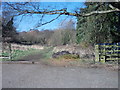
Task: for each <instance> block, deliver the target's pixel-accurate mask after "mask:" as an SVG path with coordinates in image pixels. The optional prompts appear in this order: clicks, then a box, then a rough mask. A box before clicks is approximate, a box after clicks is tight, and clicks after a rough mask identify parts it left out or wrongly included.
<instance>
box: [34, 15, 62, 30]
mask: <svg viewBox="0 0 120 90" xmlns="http://www.w3.org/2000/svg"><path fill="white" fill-rule="evenodd" d="M60 16H61V15H58V16H57V17H56V18H54V19H52V20H50V21H48V22H45V23H43V24H41V25H38V26H37V27H40V26H43V25H46V24H48V23H51V22H52V21H54V20H56V19H58V18H59V17H60ZM37 27H36V28H37Z"/></svg>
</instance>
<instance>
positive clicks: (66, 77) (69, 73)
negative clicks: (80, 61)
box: [2, 64, 118, 88]
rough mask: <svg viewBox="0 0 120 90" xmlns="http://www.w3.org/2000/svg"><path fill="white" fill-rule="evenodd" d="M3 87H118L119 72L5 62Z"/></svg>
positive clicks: (3, 66)
mask: <svg viewBox="0 0 120 90" xmlns="http://www.w3.org/2000/svg"><path fill="white" fill-rule="evenodd" d="M2 70H3V72H2V76H3V77H2V87H3V88H117V87H118V73H117V72H116V71H109V70H105V69H103V68H81V67H67V68H65V67H53V66H46V65H41V64H3V65H2Z"/></svg>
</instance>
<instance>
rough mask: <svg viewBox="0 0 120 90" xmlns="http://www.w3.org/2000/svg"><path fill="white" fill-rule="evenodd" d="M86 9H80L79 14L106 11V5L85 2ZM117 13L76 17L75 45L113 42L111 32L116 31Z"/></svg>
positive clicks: (107, 7)
mask: <svg viewBox="0 0 120 90" xmlns="http://www.w3.org/2000/svg"><path fill="white" fill-rule="evenodd" d="M85 5H86V8H82V9H81V10H80V11H81V12H80V13H89V12H92V11H100V10H108V9H110V7H109V6H108V4H107V3H103V2H102V3H100V2H99V3H97V2H86V3H85ZM117 14H118V13H117V12H116V13H115V12H114V13H106V14H95V15H91V16H89V17H78V18H77V19H78V24H77V34H76V35H77V43H82V42H86V43H87V44H92V45H94V44H96V43H105V42H106V43H108V42H114V41H115V38H114V39H113V35H112V34H111V31H116V30H117V28H116V24H117V22H118V15H117Z"/></svg>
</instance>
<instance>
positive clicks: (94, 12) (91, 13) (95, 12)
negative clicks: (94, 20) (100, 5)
mask: <svg viewBox="0 0 120 90" xmlns="http://www.w3.org/2000/svg"><path fill="white" fill-rule="evenodd" d="M112 12H120V9H114V10H106V11H93V12H90V13H86V14H80V15H79V16H84V17H86V16H91V15H93V14H105V13H112Z"/></svg>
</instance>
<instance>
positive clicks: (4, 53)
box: [0, 42, 12, 59]
mask: <svg viewBox="0 0 120 90" xmlns="http://www.w3.org/2000/svg"><path fill="white" fill-rule="evenodd" d="M11 51H12V50H11V43H7V42H4V43H2V48H1V52H0V58H2V59H3V58H8V59H11V58H12V56H11Z"/></svg>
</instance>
